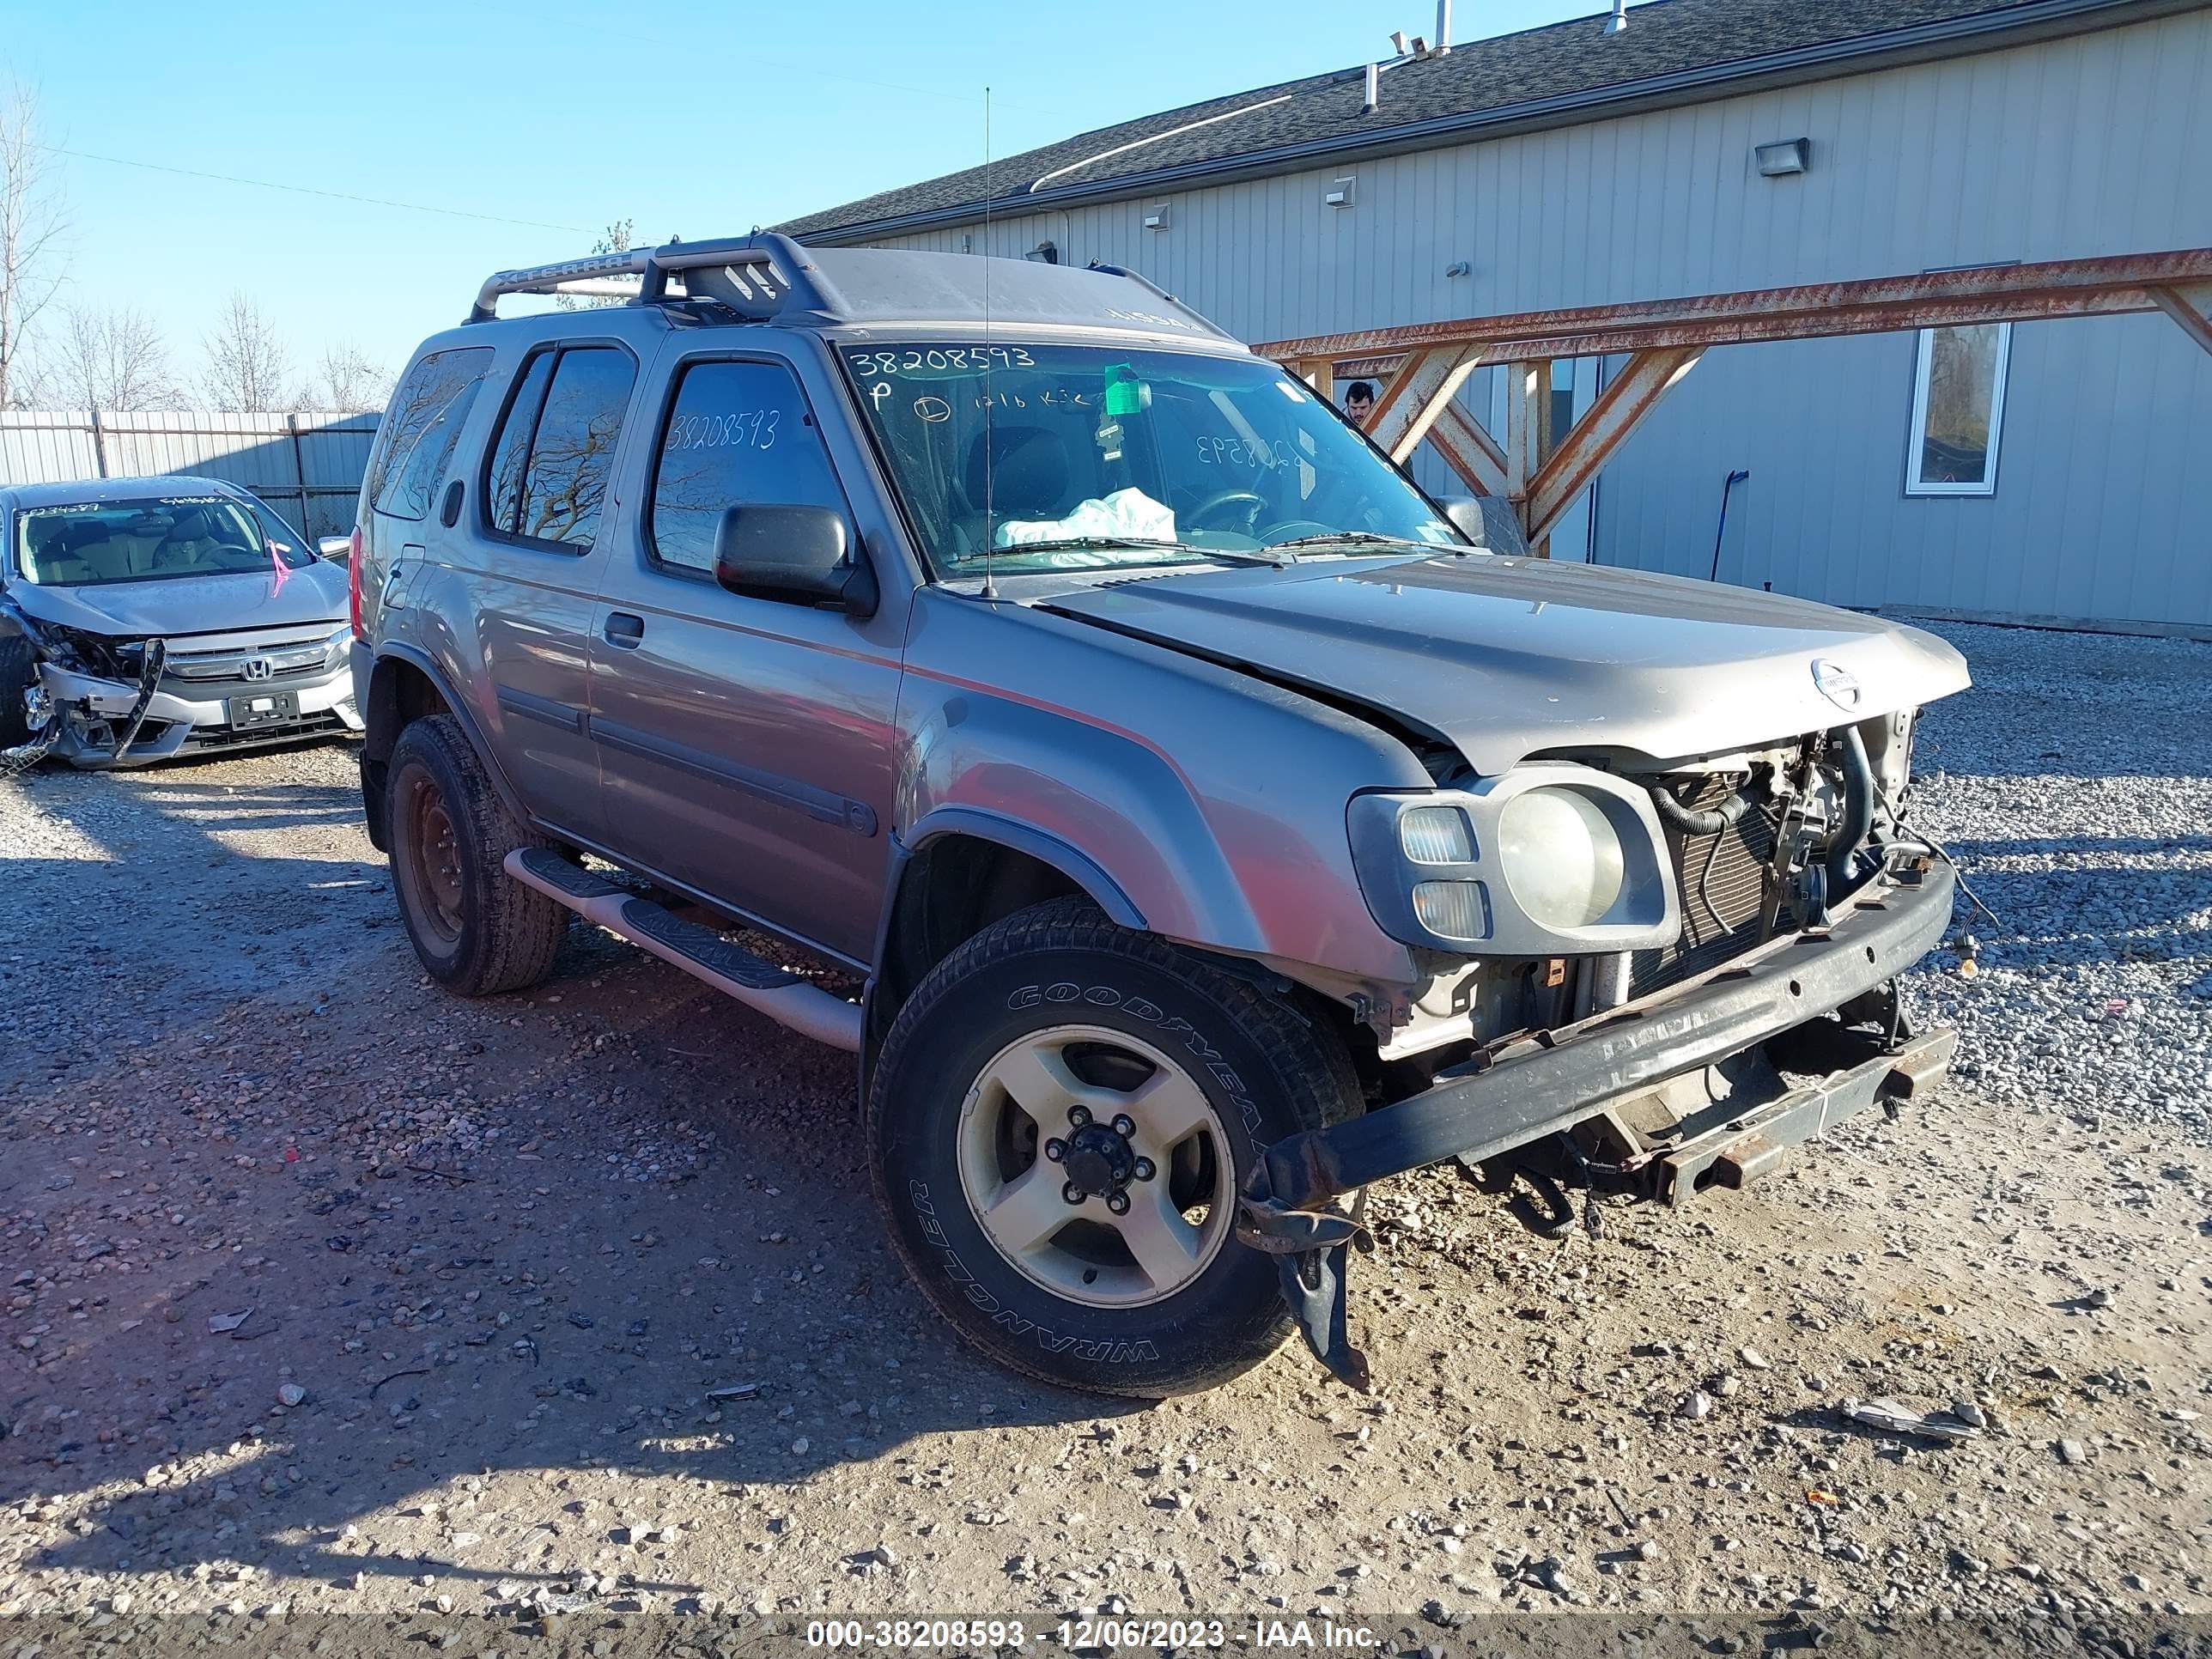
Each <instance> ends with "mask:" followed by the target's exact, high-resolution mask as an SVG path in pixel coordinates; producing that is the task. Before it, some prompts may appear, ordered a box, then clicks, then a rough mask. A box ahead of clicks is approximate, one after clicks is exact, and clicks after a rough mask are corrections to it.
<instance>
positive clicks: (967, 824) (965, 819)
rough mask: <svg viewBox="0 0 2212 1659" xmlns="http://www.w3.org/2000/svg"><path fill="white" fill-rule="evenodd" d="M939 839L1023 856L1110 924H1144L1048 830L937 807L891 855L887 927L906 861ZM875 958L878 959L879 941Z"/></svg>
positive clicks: (1109, 881)
mask: <svg viewBox="0 0 2212 1659" xmlns="http://www.w3.org/2000/svg"><path fill="white" fill-rule="evenodd" d="M939 836H974V837H975V839H976V840H978V841H990V842H997V843H998V844H999V845H1000V846H1001V847H1006V848H1012V850H1013V851H1015V852H1017V853H1026V854H1029V855H1030V857H1031V858H1033V859H1036V860H1038V861H1039V862H1041V863H1044V864H1049V865H1050V866H1052V867H1053V868H1054V869H1055V870H1057V871H1059V872H1060V874H1062V875H1063V876H1066V878H1068V879H1069V880H1070V881H1072V882H1073V883H1074V884H1076V885H1077V886H1078V887H1080V888H1081V889H1082V890H1084V891H1085V893H1087V894H1089V895H1090V896H1091V902H1092V903H1094V904H1096V905H1097V907H1098V908H1100V909H1102V910H1103V911H1104V912H1105V913H1106V915H1107V916H1108V917H1109V919H1110V920H1111V921H1115V923H1117V924H1119V925H1120V926H1121V927H1139V928H1141V927H1144V926H1145V925H1146V924H1145V916H1144V912H1142V911H1141V910H1139V909H1138V908H1137V907H1136V905H1135V904H1134V903H1133V902H1131V901H1130V898H1129V896H1128V895H1127V893H1125V892H1123V891H1122V890H1121V884H1120V883H1118V882H1116V881H1115V879H1114V878H1113V877H1111V876H1109V875H1108V874H1107V873H1106V872H1105V871H1103V870H1102V869H1100V868H1099V867H1098V864H1097V860H1094V859H1092V858H1091V855H1090V854H1087V853H1084V852H1081V851H1079V850H1078V849H1077V848H1074V847H1073V846H1072V845H1070V844H1069V843H1068V842H1066V841H1064V840H1062V839H1061V838H1060V836H1055V835H1054V834H1052V833H1051V832H1050V831H1049V830H1045V829H1038V828H1037V827H1036V825H1035V824H1031V823H1023V822H1022V821H1021V820H1020V819H1019V818H1014V817H1007V816H1006V814H1005V813H1003V812H993V811H984V810H983V809H982V808H981V807H975V806H939V807H938V808H936V809H935V810H934V811H931V812H929V813H928V814H927V815H926V816H925V817H923V818H922V820H921V822H920V823H917V824H915V825H914V827H913V828H912V829H909V830H908V832H907V833H906V835H905V836H902V838H901V839H900V842H899V846H898V851H897V853H896V855H895V856H896V860H897V864H898V867H897V869H896V871H895V872H894V873H893V876H892V878H891V881H890V890H889V893H888V895H887V896H886V900H885V903H884V918H885V925H886V926H888V925H889V918H890V913H891V907H892V906H893V905H895V904H896V902H897V900H898V884H899V881H900V880H901V879H902V878H904V876H905V874H906V863H907V860H908V859H909V858H911V857H912V856H913V855H914V854H916V853H919V852H920V851H921V849H922V848H925V847H927V846H928V845H929V843H930V842H933V841H935V840H937V839H938V838H939ZM876 959H877V960H878V962H880V961H881V960H882V959H883V950H882V946H881V943H880V939H879V940H878V947H877V951H876Z"/></svg>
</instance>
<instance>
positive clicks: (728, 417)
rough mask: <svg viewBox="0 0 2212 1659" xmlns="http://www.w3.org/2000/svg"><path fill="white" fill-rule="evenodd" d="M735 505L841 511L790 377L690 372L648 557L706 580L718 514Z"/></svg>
mask: <svg viewBox="0 0 2212 1659" xmlns="http://www.w3.org/2000/svg"><path fill="white" fill-rule="evenodd" d="M740 504H743V505H747V506H754V505H762V506H775V507H835V508H836V509H837V511H839V512H840V513H842V512H844V511H846V504H845V496H844V493H843V491H842V490H841V489H838V487H837V475H836V471H835V470H834V469H833V468H832V467H831V465H830V462H829V452H828V451H827V450H826V449H824V448H823V444H822V433H821V430H820V428H817V426H816V425H815V424H814V418H813V416H811V415H810V414H809V413H808V412H807V407H806V397H805V393H804V392H801V391H800V390H799V382H798V380H796V379H795V378H794V377H793V374H792V373H791V371H790V370H789V369H787V368H784V367H783V366H782V365H781V363H694V364H692V365H691V366H690V368H686V369H685V370H684V375H683V378H682V379H681V380H678V382H677V386H676V400H675V404H674V405H673V406H672V407H671V409H670V410H669V412H668V429H667V431H666V433H665V435H663V436H662V438H661V441H660V459H659V464H658V465H657V467H656V468H655V470H654V472H653V509H652V513H653V516H652V520H651V522H650V524H649V525H648V526H647V533H648V535H649V536H650V538H651V541H652V545H653V556H654V557H656V558H657V559H659V561H660V562H661V563H663V564H666V565H674V566H676V567H678V568H682V569H686V570H712V569H713V568H714V531H715V527H716V526H718V525H720V522H721V519H722V511H723V509H724V508H725V507H735V506H738V505H740Z"/></svg>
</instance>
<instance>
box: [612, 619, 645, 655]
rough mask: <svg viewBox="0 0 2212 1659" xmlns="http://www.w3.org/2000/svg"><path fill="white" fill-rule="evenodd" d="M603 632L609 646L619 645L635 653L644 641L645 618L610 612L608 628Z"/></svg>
mask: <svg viewBox="0 0 2212 1659" xmlns="http://www.w3.org/2000/svg"><path fill="white" fill-rule="evenodd" d="M601 631H602V632H603V633H605V635H606V640H607V643H608V644H609V645H618V646H621V647H623V649H624V650H626V651H634V650H635V649H636V648H637V647H638V646H639V645H640V644H641V643H642V642H643V641H644V639H645V618H644V617H634V616H632V615H631V614H630V613H629V611H608V612H607V621H606V626H605V629H602V630H601Z"/></svg>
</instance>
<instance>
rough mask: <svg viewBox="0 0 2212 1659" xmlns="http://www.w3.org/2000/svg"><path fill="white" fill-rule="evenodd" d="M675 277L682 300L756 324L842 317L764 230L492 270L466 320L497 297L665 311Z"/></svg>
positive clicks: (805, 268) (484, 311)
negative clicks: (709, 304) (802, 316)
mask: <svg viewBox="0 0 2212 1659" xmlns="http://www.w3.org/2000/svg"><path fill="white" fill-rule="evenodd" d="M679 274H680V275H682V276H684V291H685V295H686V296H687V297H690V298H694V299H707V300H713V301H717V302H719V303H720V304H722V305H725V306H727V307H730V308H731V309H732V310H734V311H736V312H738V313H740V314H742V315H744V316H746V317H750V318H751V319H754V320H755V321H757V322H766V321H768V320H769V319H772V318H775V317H780V316H782V315H784V314H785V313H788V312H793V311H799V312H811V313H814V314H815V316H816V317H817V319H820V320H823V321H835V320H836V319H838V318H840V317H841V316H842V314H843V311H844V307H843V305H842V302H841V301H840V299H839V296H838V295H837V292H836V289H834V288H832V287H831V286H830V284H829V281H828V280H827V279H826V278H825V277H824V276H823V275H822V272H821V270H820V268H819V267H818V266H817V264H815V263H814V258H813V256H812V255H811V254H810V253H809V252H807V251H806V250H805V248H803V247H801V246H799V244H798V243H796V242H794V241H793V240H791V238H789V237H788V236H782V235H779V234H776V233H775V232H773V231H764V232H762V233H760V234H756V235H752V236H740V237H729V238H724V239H721V240H716V241H709V242H670V243H667V244H666V245H665V246H660V247H656V248H631V249H629V250H628V251H627V252H621V253H593V254H586V256H585V257H584V258H580V259H561V260H556V261H555V262H554V263H553V264H545V265H525V266H522V267H520V269H518V270H496V271H494V272H493V273H492V274H491V275H490V276H487V277H486V278H484V282H483V287H481V288H479V289H477V301H476V305H475V306H474V307H473V308H471V311H470V313H469V321H471V322H472V323H483V322H489V321H490V320H491V319H493V318H494V317H495V316H496V315H497V314H498V306H499V298H500V295H502V294H588V295H602V296H606V297H613V298H628V299H629V300H630V301H631V302H632V303H633V304H636V305H648V306H652V305H663V304H665V303H666V302H667V301H668V297H669V295H668V279H669V277H670V276H673V275H679ZM627 276H634V277H635V278H637V279H638V281H637V284H636V286H635V288H632V287H631V286H630V285H629V283H623V282H621V281H620V280H619V279H621V278H623V277H627Z"/></svg>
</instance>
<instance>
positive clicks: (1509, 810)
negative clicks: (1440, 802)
mask: <svg viewBox="0 0 2212 1659" xmlns="http://www.w3.org/2000/svg"><path fill="white" fill-rule="evenodd" d="M1498 859H1499V861H1500V862H1501V863H1502V864H1503V865H1504V870H1505V881H1506V884H1507V885H1508V886H1510V888H1511V889H1512V890H1513V896H1514V897H1515V898H1516V900H1518V901H1519V902H1520V905H1521V908H1522V909H1523V910H1525V911H1527V912H1528V915H1529V917H1530V918H1531V919H1532V920H1534V921H1540V922H1541V923H1542V924H1543V925H1544V926H1545V927H1589V926H1591V925H1592V924H1593V923H1595V922H1599V921H1604V920H1605V917H1606V915H1607V912H1608V911H1610V910H1611V909H1612V908H1613V906H1614V905H1616V904H1618V903H1619V902H1620V894H1621V889H1622V887H1623V886H1624V885H1625V884H1626V873H1627V871H1626V854H1624V853H1623V851H1622V849H1621V845H1620V831H1619V830H1617V829H1614V828H1613V823H1612V821H1611V820H1610V819H1608V818H1607V817H1606V815H1605V812H1604V810H1603V809H1602V808H1601V807H1600V806H1599V805H1598V804H1597V803H1596V802H1595V801H1594V800H1592V799H1590V798H1589V796H1588V795H1585V794H1583V793H1582V792H1581V791H1580V790H1578V789H1530V790H1527V791H1525V792H1524V793H1521V794H1518V795H1516V796H1514V797H1513V799H1510V800H1509V801H1507V802H1506V803H1505V807H1504V811H1501V812H1500V813H1499V814H1498Z"/></svg>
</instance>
